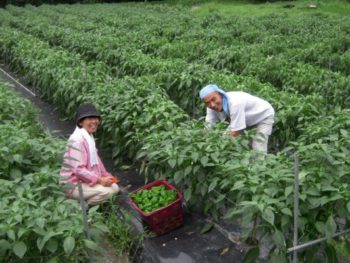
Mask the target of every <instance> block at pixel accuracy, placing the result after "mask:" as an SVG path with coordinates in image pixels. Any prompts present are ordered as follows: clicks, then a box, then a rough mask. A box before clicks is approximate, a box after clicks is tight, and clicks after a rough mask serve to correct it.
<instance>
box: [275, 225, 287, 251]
mask: <svg viewBox="0 0 350 263" xmlns="http://www.w3.org/2000/svg"><path fill="white" fill-rule="evenodd" d="M272 240H273V241H274V242H275V245H276V246H277V247H285V246H286V241H285V239H284V236H283V234H282V232H281V231H279V230H278V229H275V231H274V233H273V235H272Z"/></svg>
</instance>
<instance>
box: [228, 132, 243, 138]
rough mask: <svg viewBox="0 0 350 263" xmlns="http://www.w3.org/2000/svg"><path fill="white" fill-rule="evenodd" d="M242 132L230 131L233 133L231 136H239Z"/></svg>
mask: <svg viewBox="0 0 350 263" xmlns="http://www.w3.org/2000/svg"><path fill="white" fill-rule="evenodd" d="M240 134H241V133H240V132H239V131H231V132H230V135H231V137H237V136H239V135H240Z"/></svg>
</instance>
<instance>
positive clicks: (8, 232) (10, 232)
mask: <svg viewBox="0 0 350 263" xmlns="http://www.w3.org/2000/svg"><path fill="white" fill-rule="evenodd" d="M6 233H7V236H8V237H9V238H11V239H12V240H13V241H15V240H16V234H15V231H13V230H12V229H10V230H9V231H7V232H6Z"/></svg>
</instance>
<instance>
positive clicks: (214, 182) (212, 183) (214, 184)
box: [208, 177, 219, 193]
mask: <svg viewBox="0 0 350 263" xmlns="http://www.w3.org/2000/svg"><path fill="white" fill-rule="evenodd" d="M218 181H219V178H217V177H215V178H214V179H213V181H212V182H211V183H210V185H209V188H208V193H210V192H211V191H213V189H214V188H215V187H216V185H217V184H218Z"/></svg>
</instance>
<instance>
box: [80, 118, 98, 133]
mask: <svg viewBox="0 0 350 263" xmlns="http://www.w3.org/2000/svg"><path fill="white" fill-rule="evenodd" d="M79 124H80V127H82V128H84V129H85V130H86V131H87V132H88V133H90V134H92V133H94V132H96V130H97V127H98V125H99V124H100V118H99V117H86V118H84V119H83V120H82V121H81V122H79Z"/></svg>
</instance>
